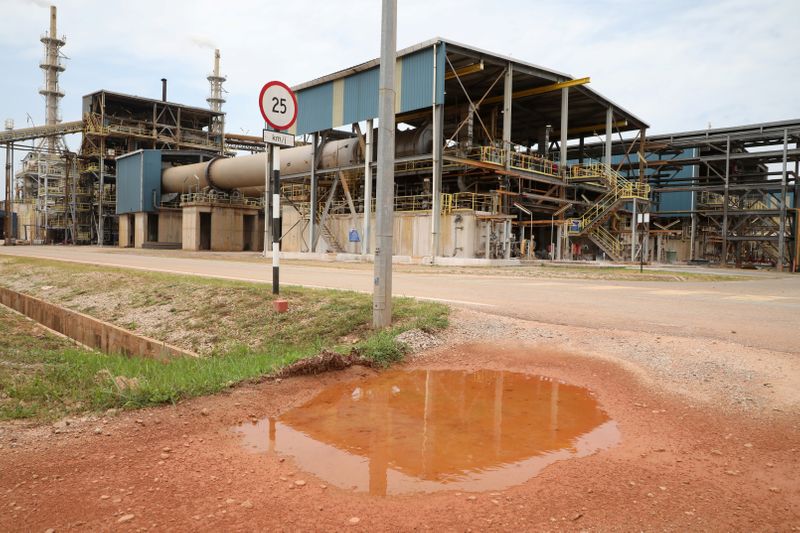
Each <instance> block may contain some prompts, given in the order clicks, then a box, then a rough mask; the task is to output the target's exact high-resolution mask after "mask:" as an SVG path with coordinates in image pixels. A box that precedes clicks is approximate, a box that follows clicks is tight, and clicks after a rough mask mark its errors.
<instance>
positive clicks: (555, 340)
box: [415, 309, 800, 417]
mask: <svg viewBox="0 0 800 533" xmlns="http://www.w3.org/2000/svg"><path fill="white" fill-rule="evenodd" d="M453 313H454V314H453V316H452V317H451V324H452V326H451V327H450V329H449V330H448V331H447V333H446V334H445V335H444V337H443V339H442V343H443V344H444V345H447V346H449V345H453V344H458V343H463V342H470V341H483V342H486V341H491V340H496V341H503V342H509V341H511V342H519V343H520V344H522V343H536V344H538V345H541V346H542V348H543V349H547V350H552V349H556V350H566V351H569V352H573V353H579V354H588V355H590V356H591V357H594V358H601V359H605V360H609V361H614V362H616V363H618V364H621V365H623V366H624V367H625V368H626V369H627V370H629V371H632V372H634V373H635V374H637V375H638V376H639V377H640V379H642V380H644V381H645V382H647V383H648V384H649V385H650V386H652V387H654V388H656V389H658V390H660V391H661V392H663V393H665V394H677V395H682V396H686V397H688V398H691V399H692V400H693V401H695V402H698V403H702V404H704V405H713V406H715V407H717V408H722V409H724V410H726V411H728V412H740V413H748V414H749V415H752V416H758V417H763V416H769V415H771V414H780V413H792V412H795V413H796V412H798V410H800V391H798V388H797V384H798V383H800V361H798V359H797V357H796V356H794V355H793V354H787V353H784V352H778V351H769V350H763V349H757V348H751V347H746V346H743V345H740V344H736V343H733V342H723V341H719V340H714V339H703V338H696V337H695V338H687V337H678V336H669V335H663V334H648V333H642V332H634V331H626V330H616V329H604V330H600V329H591V328H583V327H576V326H561V325H554V324H543V323H540V322H531V321H525V320H518V319H514V318H509V317H503V316H496V315H489V314H486V313H481V312H477V311H471V310H466V309H455V310H454V311H453ZM428 357H434V358H435V357H436V352H435V351H433V352H429V353H425V354H418V355H417V356H416V357H415V358H416V359H420V358H428Z"/></svg>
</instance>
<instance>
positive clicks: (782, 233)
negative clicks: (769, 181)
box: [776, 129, 797, 272]
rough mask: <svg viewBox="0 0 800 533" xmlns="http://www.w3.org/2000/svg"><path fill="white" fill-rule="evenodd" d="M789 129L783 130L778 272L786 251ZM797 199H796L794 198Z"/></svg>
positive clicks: (780, 270)
mask: <svg viewBox="0 0 800 533" xmlns="http://www.w3.org/2000/svg"><path fill="white" fill-rule="evenodd" d="M788 151H789V130H788V129H784V130H783V171H782V172H781V218H780V226H779V228H780V229H779V230H778V264H777V265H776V267H777V269H778V272H783V255H784V253H785V251H786V172H787V171H788V157H787V156H788ZM795 201H797V200H795Z"/></svg>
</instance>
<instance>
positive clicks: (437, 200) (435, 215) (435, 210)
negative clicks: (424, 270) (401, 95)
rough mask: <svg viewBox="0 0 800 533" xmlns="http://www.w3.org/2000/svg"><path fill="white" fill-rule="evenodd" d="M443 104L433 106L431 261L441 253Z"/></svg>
mask: <svg viewBox="0 0 800 533" xmlns="http://www.w3.org/2000/svg"><path fill="white" fill-rule="evenodd" d="M443 107H444V106H443V104H439V105H434V106H433V176H432V181H433V192H432V196H433V202H432V205H431V261H432V262H435V261H436V258H437V257H438V256H439V255H440V253H441V249H440V247H441V243H440V236H441V225H442V148H443V147H444V136H443V133H442V131H443V128H444V124H443V122H444V121H443V117H444V112H443V111H444V110H443Z"/></svg>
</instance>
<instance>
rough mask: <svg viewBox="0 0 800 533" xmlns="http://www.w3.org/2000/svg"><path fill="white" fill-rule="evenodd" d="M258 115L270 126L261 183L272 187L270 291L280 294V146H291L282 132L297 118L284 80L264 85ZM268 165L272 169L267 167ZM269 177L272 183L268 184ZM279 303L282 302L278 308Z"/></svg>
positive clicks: (266, 214)
mask: <svg viewBox="0 0 800 533" xmlns="http://www.w3.org/2000/svg"><path fill="white" fill-rule="evenodd" d="M258 104H259V107H260V109H261V116H262V117H264V122H266V123H267V125H268V126H269V128H270V129H268V128H264V144H265V145H266V148H267V151H268V156H267V157H268V161H269V162H270V163H271V164H269V163H268V165H267V168H266V169H265V171H266V172H265V176H264V186H265V188H266V189H267V190H269V189H271V190H272V294H280V242H281V164H280V149H281V147H292V146H294V135H291V134H289V133H284V130H288V129H289V128H291V127H292V126H293V125H294V123H295V121H296V120H297V97H296V96H295V94H294V92H293V91H292V90H291V89H290V88H289V86H288V85H286V84H285V83H283V82H280V81H271V82H269V83H267V84H265V85H264V87H263V88H262V89H261V94H260V95H259V98H258ZM270 167H271V168H270ZM270 178H271V181H272V183H271V184H270ZM264 200H265V202H264V223H265V224H266V223H267V220H268V219H269V203H270V202H269V194H268V193H267V192H266V191H265V194H264ZM266 251H267V232H266V231H264V255H265V256H266ZM278 304H282V307H280V308H279V305H278ZM276 309H278V310H279V311H285V310H286V306H285V302H281V301H276Z"/></svg>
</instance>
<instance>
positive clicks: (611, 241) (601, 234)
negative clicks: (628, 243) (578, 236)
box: [589, 226, 622, 259]
mask: <svg viewBox="0 0 800 533" xmlns="http://www.w3.org/2000/svg"><path fill="white" fill-rule="evenodd" d="M589 234H590V235H591V236H592V237H593V238H594V240H595V242H596V243H597V244H598V245H599V246H600V248H602V249H603V250H605V251H606V253H608V254H610V255H611V256H612V257H611V258H612V259H619V258H620V256H621V254H622V243H621V242H619V240H618V239H617V238H616V237H614V235H613V234H612V233H611V232H610V231H608V230H607V229H605V228H604V227H603V226H597V227H595V228H592V230H591V231H590V232H589Z"/></svg>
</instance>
